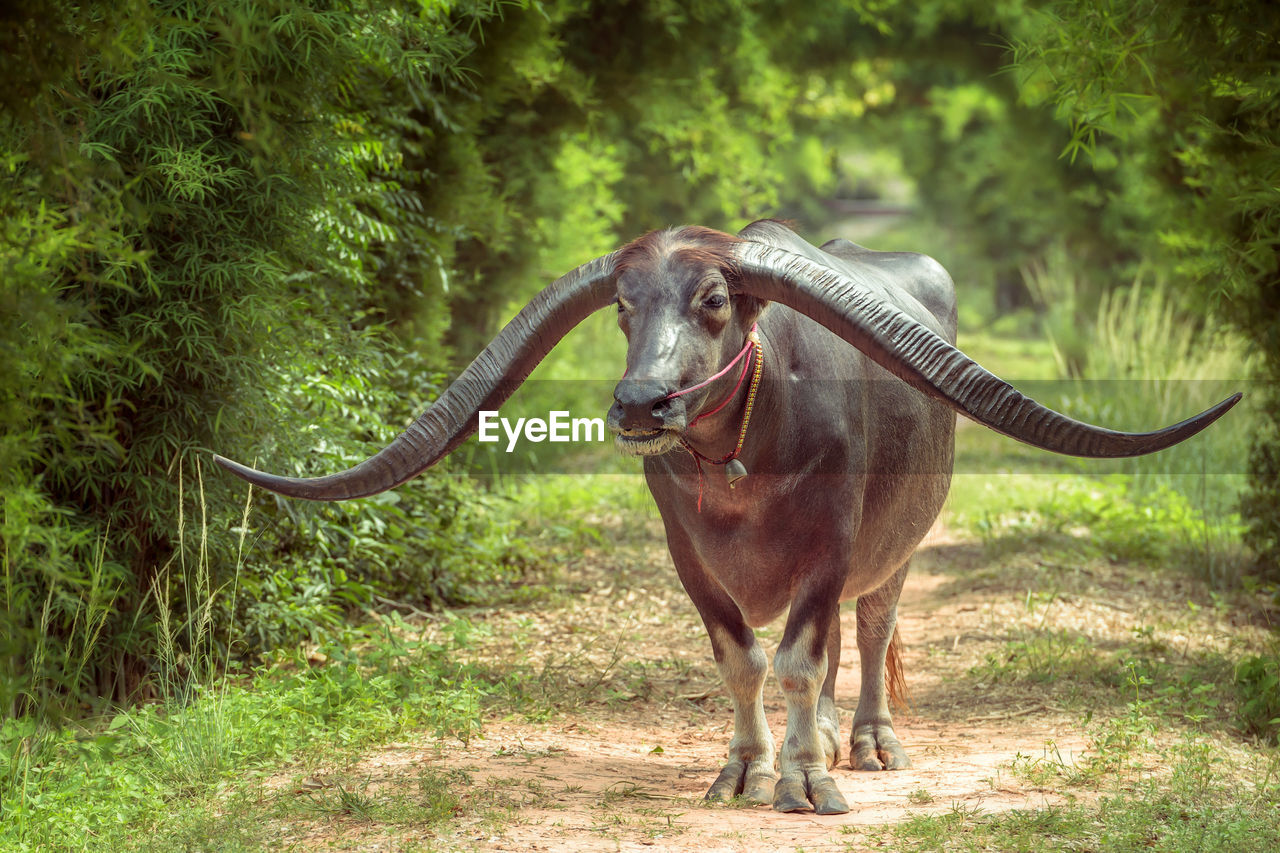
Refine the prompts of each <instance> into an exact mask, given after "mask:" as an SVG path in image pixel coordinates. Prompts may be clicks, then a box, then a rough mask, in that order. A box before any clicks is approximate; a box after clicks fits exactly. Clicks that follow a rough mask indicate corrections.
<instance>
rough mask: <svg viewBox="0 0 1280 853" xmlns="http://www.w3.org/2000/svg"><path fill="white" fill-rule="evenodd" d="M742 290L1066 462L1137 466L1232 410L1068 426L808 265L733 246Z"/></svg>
mask: <svg viewBox="0 0 1280 853" xmlns="http://www.w3.org/2000/svg"><path fill="white" fill-rule="evenodd" d="M734 255H735V258H736V260H737V261H738V265H739V272H740V274H741V277H742V278H741V285H740V286H741V287H742V289H743V290H746V291H748V292H750V293H752V294H753V295H755V296H758V297H760V298H762V299H768V300H772V301H776V302H781V303H782V304H784V305H787V306H790V307H791V308H794V309H795V310H797V311H799V312H801V313H803V314H806V315H808V316H809V317H811V318H813V319H814V320H816V321H818V322H819V323H821V324H822V325H824V326H826V327H827V328H829V329H831V330H832V331H833V332H835V333H836V334H838V335H839V336H840V337H842V338H843V339H844V340H846V341H848V342H849V343H850V344H852V345H853V346H855V347H857V348H858V349H859V350H861V351H862V352H863V353H864V354H866V355H867V356H868V357H869V358H871V359H872V360H873V361H875V362H876V363H877V364H879V365H880V366H881V367H884V368H885V369H886V370H888V371H889V372H891V373H893V374H894V375H895V376H897V377H899V378H900V379H902V380H903V381H905V382H907V383H909V384H910V385H912V386H913V387H915V388H917V389H919V390H920V391H923V392H924V393H926V394H929V395H930V396H933V397H936V398H938V399H940V400H942V401H943V402H945V403H946V404H947V405H948V406H950V407H951V408H953V409H955V410H956V411H957V412H959V413H960V414H962V415H965V416H966V417H968V418H971V419H972V420H975V421H977V422H978V423H980V424H982V425H984V426H987V427H990V428H991V429H993V430H995V431H997V432H1000V433H1003V434H1005V435H1007V436H1010V437H1011V438H1016V439H1018V440H1019V441H1024V442H1026V443H1027V444H1031V445H1034V446H1035V447H1040V448H1043V449H1045V450H1051V451H1053V452H1055V453H1063V454H1067V455H1070V456H1086V457H1092V458H1115V457H1123V456H1142V455H1143V454H1147V453H1154V452H1156V451H1157V450H1163V449H1165V448H1166V447H1170V446H1172V445H1174V444H1177V443H1178V442H1180V441H1185V440H1186V439H1188V438H1190V437H1191V436H1193V435H1195V434H1196V433H1198V432H1200V430H1202V429H1204V428H1205V427H1207V426H1208V425H1209V424H1211V423H1213V422H1214V421H1215V420H1217V419H1218V418H1220V417H1221V416H1222V415H1223V414H1224V413H1225V412H1226V411H1227V410H1228V409H1230V408H1231V407H1232V406H1234V405H1235V404H1236V403H1237V402H1238V401H1239V400H1240V394H1233V395H1232V396H1230V397H1228V398H1227V399H1226V400H1223V401H1222V402H1221V403H1219V404H1217V405H1216V406H1214V407H1212V408H1210V409H1207V410H1205V411H1204V412H1201V413H1200V414H1198V415H1196V416H1195V417H1193V418H1188V419H1187V420H1185V421H1182V422H1181V423H1179V424H1174V425H1173V426H1170V427H1166V428H1165V429H1161V430H1156V431H1155V432H1143V433H1130V432H1117V431H1115V430H1109V429H1104V428H1102V427H1097V426H1093V425H1091V424H1087V423H1083V422H1081V421H1077V420H1075V419H1074V418H1069V417H1067V416H1066V415H1063V414H1061V413H1059V412H1055V411H1054V410H1052V409H1050V408H1047V407H1046V406H1043V405H1041V404H1040V403H1037V402H1036V401H1035V400H1032V399H1031V398H1030V397H1027V396H1026V395H1024V394H1023V393H1021V392H1020V391H1018V390H1017V389H1016V388H1014V387H1013V386H1012V385H1010V384H1009V383H1008V382H1005V381H1004V380H1003V379H1000V378H999V377H997V376H995V375H993V374H992V373H990V372H989V371H987V370H986V369H985V368H983V367H982V366H981V365H979V364H978V363H977V362H975V361H974V360H973V359H971V358H969V357H968V356H967V355H965V354H964V353H963V352H961V351H960V350H958V349H956V348H955V347H954V346H952V345H951V344H950V343H948V342H947V341H946V340H944V339H943V338H942V337H940V336H939V335H938V334H937V333H936V332H934V331H933V330H932V329H930V328H928V327H927V326H925V325H922V324H921V323H920V322H918V321H916V320H915V319H913V318H912V317H911V316H909V315H908V314H907V313H905V312H904V311H902V310H901V309H899V308H898V307H896V306H895V305H893V304H892V302H891V301H886V298H885V288H884V286H883V285H882V284H881V283H880V282H878V281H876V280H874V279H872V278H870V277H869V278H868V280H867V281H858V280H856V279H855V278H852V277H850V276H849V275H846V274H844V273H843V272H841V271H837V270H834V269H831V268H829V267H826V266H824V265H822V264H817V263H814V262H813V261H811V260H809V259H808V258H804V257H802V256H800V255H796V254H793V253H791V252H787V251H785V250H782V249H776V248H773V247H771V246H766V245H764V244H762V243H754V242H741V243H737V244H735V245H734Z"/></svg>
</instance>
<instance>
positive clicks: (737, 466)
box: [724, 459, 747, 489]
mask: <svg viewBox="0 0 1280 853" xmlns="http://www.w3.org/2000/svg"><path fill="white" fill-rule="evenodd" d="M724 475H725V477H727V478H728V480H729V488H731V489H732V488H733V487H734V486H736V485H738V481H739V480H741V479H742V478H743V477H745V476H747V466H745V465H743V464H742V462H741V461H739V460H737V459H730V460H729V462H728V464H727V465H725V466H724Z"/></svg>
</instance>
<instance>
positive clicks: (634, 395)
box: [613, 379, 671, 430]
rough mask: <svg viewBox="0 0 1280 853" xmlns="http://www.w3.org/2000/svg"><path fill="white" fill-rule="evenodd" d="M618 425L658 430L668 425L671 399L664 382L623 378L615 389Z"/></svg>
mask: <svg viewBox="0 0 1280 853" xmlns="http://www.w3.org/2000/svg"><path fill="white" fill-rule="evenodd" d="M613 399H614V401H615V403H616V404H617V409H618V410H619V411H618V425H619V426H620V427H621V428H622V429H625V430H656V429H663V428H664V427H665V426H666V425H667V415H668V413H669V411H670V409H671V400H670V399H668V397H667V389H666V387H665V386H664V385H663V384H662V383H658V382H654V381H648V380H625V379H624V380H623V381H622V382H619V383H618V386H617V388H616V389H614V393H613Z"/></svg>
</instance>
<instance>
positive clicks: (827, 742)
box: [818, 604, 840, 769]
mask: <svg viewBox="0 0 1280 853" xmlns="http://www.w3.org/2000/svg"><path fill="white" fill-rule="evenodd" d="M839 671H840V605H839V604H837V605H836V612H835V615H834V616H833V617H832V619H831V625H830V627H829V628H828V629H827V675H826V678H825V679H824V680H823V682H822V692H821V693H820V694H819V696H818V734H819V736H820V737H821V739H822V751H823V754H824V755H825V756H826V759H827V767H828V769H830V768H832V767H835V766H836V763H837V762H838V761H839V760H840V712H839V711H838V710H836V675H837V674H838V673H839Z"/></svg>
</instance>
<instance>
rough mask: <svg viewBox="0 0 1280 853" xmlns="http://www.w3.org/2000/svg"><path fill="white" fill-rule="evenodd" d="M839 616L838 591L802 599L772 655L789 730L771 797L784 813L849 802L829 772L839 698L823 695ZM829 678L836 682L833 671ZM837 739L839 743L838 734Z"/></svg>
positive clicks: (831, 809)
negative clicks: (833, 626) (833, 625)
mask: <svg viewBox="0 0 1280 853" xmlns="http://www.w3.org/2000/svg"><path fill="white" fill-rule="evenodd" d="M838 614H839V604H838V603H837V600H836V594H835V593H832V594H830V595H812V596H806V597H805V598H804V599H801V600H798V601H797V602H796V603H795V604H794V605H793V606H792V609H791V615H790V616H789V617H788V618H787V628H786V631H785V632H784V633H783V636H782V643H781V644H780V645H779V646H778V653H777V654H776V655H775V656H774V658H773V669H774V672H775V673H777V676H778V683H779V684H780V685H781V686H782V692H783V695H784V696H785V697H786V700H787V734H786V737H785V738H783V741H782V755H781V758H780V761H779V765H780V769H781V777H780V778H779V780H778V785H777V788H776V789H775V791H774V796H773V807H774V808H775V809H777V810H778V811H781V812H796V811H804V810H808V809H813V811H815V812H816V813H818V814H844V813H845V812H847V811H849V804H848V803H847V802H846V801H845V798H844V795H843V794H841V793H840V789H839V788H838V787H836V782H835V780H834V779H832V778H831V774H830V773H829V772H828V771H829V770H830V768H831V766H832V765H833V764H834V763H835V760H836V746H835V743H833V742H831V734H830V730H831V729H832V728H833V727H834V726H836V725H837V723H836V720H835V702H834V700H832V699H829V698H828V697H827V696H826V695H825V693H826V692H827V691H826V690H825V689H824V685H825V684H826V683H827V682H828V677H827V676H828V670H829V669H831V668H834V667H835V666H837V664H836V663H835V662H832V661H830V659H829V656H828V654H827V645H828V642H829V637H830V631H831V623H832V622H833V621H838ZM836 654H837V655H838V654H839V652H838V651H837V652H836ZM831 681H832V683H833V684H834V673H832V679H831ZM828 705H829V707H828ZM835 737H836V739H837V741H836V742H838V737H839V735H838V733H837V734H836V735H835Z"/></svg>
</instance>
